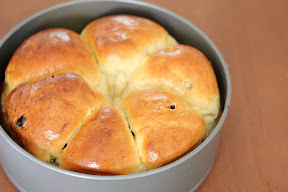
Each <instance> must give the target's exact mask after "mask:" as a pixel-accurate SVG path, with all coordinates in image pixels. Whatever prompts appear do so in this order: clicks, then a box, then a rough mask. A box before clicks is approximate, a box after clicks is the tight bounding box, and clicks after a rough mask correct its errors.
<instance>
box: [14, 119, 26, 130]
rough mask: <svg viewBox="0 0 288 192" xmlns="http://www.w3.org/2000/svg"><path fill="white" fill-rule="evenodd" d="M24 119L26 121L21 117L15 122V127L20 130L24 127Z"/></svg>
mask: <svg viewBox="0 0 288 192" xmlns="http://www.w3.org/2000/svg"><path fill="white" fill-rule="evenodd" d="M26 119H27V118H26V117H24V116H21V117H20V118H19V119H18V120H17V122H16V125H17V127H19V128H20V129H22V128H23V126H24V124H25V123H26Z"/></svg>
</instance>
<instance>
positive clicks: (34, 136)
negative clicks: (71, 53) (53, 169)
mask: <svg viewBox="0 0 288 192" xmlns="http://www.w3.org/2000/svg"><path fill="white" fill-rule="evenodd" d="M105 105H107V101H106V99H105V97H104V96H103V95H102V94H101V93H100V92H96V91H93V90H92V89H91V88H90V87H89V86H88V84H87V83H86V82H85V80H84V79H83V78H82V77H80V76H78V75H75V74H72V73H63V74H59V75H55V76H50V77H47V78H45V79H43V80H41V81H37V82H29V83H26V84H22V85H20V86H18V87H17V88H15V89H14V90H13V91H12V92H11V93H10V94H9V96H8V97H7V100H6V111H7V116H8V122H9V125H10V128H11V129H12V130H13V131H14V133H15V135H16V137H17V139H18V140H20V142H21V143H22V145H23V147H24V148H25V149H26V150H27V151H29V152H30V153H31V154H33V155H34V156H36V157H38V158H39V159H41V160H43V161H46V162H51V163H58V160H59V159H58V158H59V156H60V154H61V153H62V147H63V146H64V145H65V143H66V142H67V141H68V140H69V139H70V138H71V137H72V135H73V134H74V133H75V131H76V130H77V129H78V128H79V126H80V125H81V124H82V122H83V121H84V120H85V118H86V117H87V116H88V114H89V113H91V111H93V110H96V109H99V108H100V107H101V106H105Z"/></svg>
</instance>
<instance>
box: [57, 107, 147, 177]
mask: <svg viewBox="0 0 288 192" xmlns="http://www.w3.org/2000/svg"><path fill="white" fill-rule="evenodd" d="M60 167H61V168H64V169H68V170H72V171H77V172H81V173H90V174H131V173H138V172H140V171H144V167H143V166H142V163H141V161H140V158H139V155H138V150H137V147H136V145H135V142H134V138H133V136H132V133H131V131H130V130H129V128H128V125H127V122H126V119H125V116H124V115H123V114H122V112H121V111H120V110H118V109H115V108H112V107H108V108H102V109H101V110H99V111H96V112H94V113H93V114H92V115H91V116H90V117H89V118H88V119H87V120H86V121H85V123H84V125H83V126H82V127H81V128H80V130H79V132H78V133H77V134H76V135H75V137H73V139H72V140H71V141H70V142H69V144H68V146H67V148H66V149H65V150H64V154H63V157H62V160H61V166H60Z"/></svg>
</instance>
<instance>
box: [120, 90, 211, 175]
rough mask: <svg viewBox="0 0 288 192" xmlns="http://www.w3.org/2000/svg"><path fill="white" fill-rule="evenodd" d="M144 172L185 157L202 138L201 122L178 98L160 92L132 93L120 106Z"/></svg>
mask: <svg viewBox="0 0 288 192" xmlns="http://www.w3.org/2000/svg"><path fill="white" fill-rule="evenodd" d="M121 109H122V110H123V112H124V113H125V114H126V116H127V119H128V122H129V123H130V129H131V130H132V131H133V133H134V135H135V142H136V145H137V147H138V150H139V154H140V158H141V161H142V162H143V163H144V164H145V166H146V169H147V170H151V169H155V168H158V167H161V166H163V165H166V164H168V163H170V162H172V161H174V160H175V159H177V158H179V157H180V156H181V155H183V154H185V153H186V152H187V151H188V150H189V149H191V148H192V147H193V146H194V145H196V144H197V143H199V142H201V141H202V139H203V137H204V136H205V132H206V128H205V122H204V120H203V118H202V117H201V115H200V114H198V113H197V112H195V111H194V110H193V109H191V107H190V106H189V104H188V103H186V102H185V101H184V100H183V99H182V98H181V97H179V96H176V95H173V94H171V93H168V92H165V91H160V90H145V91H140V92H136V93H133V94H131V95H129V96H128V97H126V98H125V99H124V100H123V102H122V103H121Z"/></svg>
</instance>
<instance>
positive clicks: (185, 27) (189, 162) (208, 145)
mask: <svg viewBox="0 0 288 192" xmlns="http://www.w3.org/2000/svg"><path fill="white" fill-rule="evenodd" d="M119 13H126V14H133V15H138V16H142V17H146V18H149V19H151V20H154V21H156V22H158V23H159V24H161V25H162V26H163V27H164V28H166V29H167V30H168V32H169V33H170V34H171V35H172V36H174V37H175V38H176V39H177V41H178V42H180V43H183V44H188V45H191V46H193V47H196V48H198V49H199V50H201V51H202V52H203V53H204V54H205V55H206V56H207V57H208V59H209V60H210V61H211V63H212V65H213V68H214V70H215V73H216V76H217V80H218V84H219V89H220V94H221V104H222V109H223V111H222V115H221V118H220V120H219V122H218V124H217V126H216V128H215V129H214V131H213V132H212V133H211V134H210V136H209V137H208V138H207V139H206V140H205V141H204V142H203V143H202V144H201V145H200V146H198V147H197V148H196V149H195V150H193V151H192V152H190V153H189V154H187V155H186V156H184V157H183V158H181V159H179V160H177V161H175V162H173V163H170V164H168V165H166V166H163V167H161V168H158V169H155V170H151V171H147V172H143V173H138V174H132V175H123V176H97V175H88V174H81V173H76V172H71V171H67V170H63V169H60V168H57V167H54V166H52V165H49V164H47V163H45V162H42V161H40V160H39V159H37V158H35V157H34V156H32V155H30V154H29V153H27V152H26V151H25V150H23V149H22V148H21V147H20V146H18V145H17V144H16V143H15V142H14V141H13V140H12V139H11V138H10V137H9V135H7V133H6V132H5V131H4V130H3V128H2V127H1V126H0V163H1V165H2V167H3V169H4V171H5V172H6V174H7V175H8V177H9V179H10V180H11V181H12V182H13V184H14V185H15V186H16V187H17V188H18V189H19V190H20V191H26V192H39V191H41V192H46V191H47V192H48V191H49V192H50V191H54V192H57V191H70V192H74V191H75V192H76V191H81V192H86V191H87V192H88V191H103V192H116V191H117V192H132V191H137V192H147V191H150V192H154V191H155V192H175V191H177V192H187V191H195V190H196V189H197V188H198V187H199V186H200V184H201V183H202V182H203V181H204V179H205V178H206V177H207V175H208V174H209V171H210V169H211V168H212V166H213V163H214V160H215V158H216V154H217V148H218V141H219V137H220V129H221V126H222V124H223V122H224V119H225V117H226V115H227V112H228V109H229V105H230V99H231V81H230V75H229V71H228V68H227V65H226V64H225V61H224V59H223V57H222V56H221V54H220V52H219V51H218V49H217V48H216V46H215V45H214V44H213V43H212V42H211V40H210V39H209V38H208V37H207V36H206V35H205V34H204V33H203V32H201V31H200V30H199V29H198V28H197V27H196V26H194V25H193V24H191V23H190V22H188V21H187V20H185V19H184V18H182V17H180V16H178V15H176V14H174V13H172V12H170V11H168V10H166V9H163V8H160V7H157V6H154V5H151V4H148V3H143V2H140V1H116V0H114V1H112V0H111V1H109V0H108V1H105V0H103V1H73V2H68V3H64V4H60V5H57V6H54V7H51V8H48V9H46V10H44V11H41V12H39V13H37V14H35V15H34V16H32V17H30V18H28V19H26V20H25V21H23V22H22V23H20V24H19V25H18V26H16V27H15V28H14V29H13V30H11V31H10V32H9V33H8V34H7V35H6V36H5V37H4V38H3V39H2V40H1V41H0V61H1V63H0V80H1V83H2V82H3V79H4V71H5V68H6V66H7V64H8V62H9V60H10V58H11V56H12V54H13V53H14V51H15V50H16V49H17V47H18V46H19V45H20V44H21V43H22V42H23V41H24V39H26V38H28V37H29V36H30V35H32V34H33V33H35V32H37V31H39V30H42V29H45V28H49V27H64V28H69V29H72V30H74V31H76V32H80V31H81V30H82V29H83V28H84V26H85V25H87V24H88V23H89V22H90V21H92V20H94V19H96V18H98V17H101V16H104V15H111V14H119Z"/></svg>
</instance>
